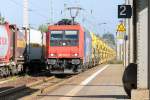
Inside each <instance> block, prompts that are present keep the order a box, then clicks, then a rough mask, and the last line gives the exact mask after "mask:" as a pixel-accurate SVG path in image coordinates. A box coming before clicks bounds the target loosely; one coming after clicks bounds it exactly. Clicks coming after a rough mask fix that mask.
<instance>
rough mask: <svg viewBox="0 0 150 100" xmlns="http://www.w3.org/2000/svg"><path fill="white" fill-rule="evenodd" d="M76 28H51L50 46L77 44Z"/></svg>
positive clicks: (77, 33)
mask: <svg viewBox="0 0 150 100" xmlns="http://www.w3.org/2000/svg"><path fill="white" fill-rule="evenodd" d="M78 45H79V31H78V30H51V31H50V46H53V47H54V46H78Z"/></svg>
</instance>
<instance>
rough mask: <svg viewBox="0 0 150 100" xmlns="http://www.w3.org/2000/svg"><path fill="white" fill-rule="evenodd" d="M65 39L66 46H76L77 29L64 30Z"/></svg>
mask: <svg viewBox="0 0 150 100" xmlns="http://www.w3.org/2000/svg"><path fill="white" fill-rule="evenodd" d="M65 41H66V45H68V46H77V45H78V31H65Z"/></svg>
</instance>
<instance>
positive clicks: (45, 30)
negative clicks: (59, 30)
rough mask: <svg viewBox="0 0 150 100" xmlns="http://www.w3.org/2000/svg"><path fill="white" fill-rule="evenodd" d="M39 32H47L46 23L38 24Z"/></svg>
mask: <svg viewBox="0 0 150 100" xmlns="http://www.w3.org/2000/svg"><path fill="white" fill-rule="evenodd" d="M38 29H39V30H40V31H41V32H47V31H48V25H44V24H42V25H40V26H39V28H38Z"/></svg>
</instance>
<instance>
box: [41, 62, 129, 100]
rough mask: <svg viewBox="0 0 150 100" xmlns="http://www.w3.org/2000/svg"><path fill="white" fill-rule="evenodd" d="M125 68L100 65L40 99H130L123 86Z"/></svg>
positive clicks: (114, 65) (115, 65)
mask: <svg viewBox="0 0 150 100" xmlns="http://www.w3.org/2000/svg"><path fill="white" fill-rule="evenodd" d="M123 70H124V68H123V66H122V65H117V64H110V65H100V66H98V67H95V68H93V69H90V70H88V71H86V72H84V73H82V74H80V75H78V76H77V77H76V78H75V79H74V80H72V81H70V82H69V83H67V84H64V85H63V86H61V87H60V88H58V89H56V90H54V91H53V92H50V93H48V94H45V95H43V96H42V98H40V100H129V99H128V97H127V95H126V93H125V92H124V89H123V86H122V74H123Z"/></svg>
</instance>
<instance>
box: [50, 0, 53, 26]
mask: <svg viewBox="0 0 150 100" xmlns="http://www.w3.org/2000/svg"><path fill="white" fill-rule="evenodd" d="M50 9H51V10H50V11H51V12H50V14H51V15H50V24H51V25H52V24H53V1H52V0H50Z"/></svg>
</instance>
